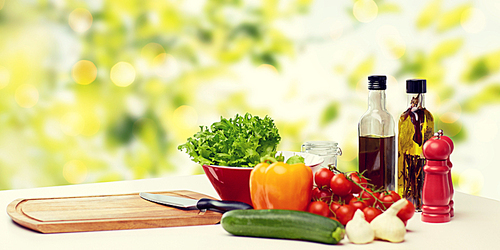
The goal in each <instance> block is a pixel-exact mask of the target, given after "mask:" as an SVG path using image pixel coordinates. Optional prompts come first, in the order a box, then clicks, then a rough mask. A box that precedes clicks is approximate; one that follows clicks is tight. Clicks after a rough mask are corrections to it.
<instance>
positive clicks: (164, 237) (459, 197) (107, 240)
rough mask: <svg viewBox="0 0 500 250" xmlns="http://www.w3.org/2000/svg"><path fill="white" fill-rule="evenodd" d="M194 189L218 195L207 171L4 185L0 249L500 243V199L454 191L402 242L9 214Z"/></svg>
mask: <svg viewBox="0 0 500 250" xmlns="http://www.w3.org/2000/svg"><path fill="white" fill-rule="evenodd" d="M169 190H192V191H196V192H200V193H204V194H207V195H210V196H213V197H218V195H217V193H216V192H215V190H214V188H213V187H212V186H211V184H210V182H209V181H208V179H207V177H206V176H205V175H193V176H181V177H178V176H176V177H166V178H155V179H143V180H133V181H119V182H108V183H95V184H83V185H71V186H57V187H46V188H32V189H19V190H7V191H0V207H3V208H4V211H5V212H4V213H3V215H2V216H1V217H0V249H144V250H145V249H153V248H158V247H159V248H160V249H301V250H303V249H315V250H316V249H332V247H340V248H339V249H499V248H500V247H499V243H498V242H499V239H500V202H499V201H496V200H491V199H487V198H482V197H477V196H473V195H468V194H464V193H459V192H457V193H455V198H454V201H455V217H454V218H453V219H452V221H451V222H448V223H441V224H431V223H424V222H421V220H420V214H415V216H414V217H413V218H412V219H411V220H410V221H408V225H407V230H408V232H407V234H406V236H405V241H404V242H402V243H389V242H383V241H375V242H373V243H370V244H367V245H354V244H351V243H349V241H348V240H347V239H344V240H343V241H341V244H340V245H338V246H331V245H325V244H319V243H312V242H305V241H293V240H277V239H263V238H251V237H237V236H232V235H230V234H229V233H227V232H226V231H224V229H222V227H221V226H220V225H209V226H190V227H171V228H155V229H137V230H117V231H99V232H83V233H59V234H42V233H37V232H34V231H31V230H28V229H25V228H23V227H21V226H19V225H17V224H16V223H14V222H13V221H12V220H11V219H10V217H9V216H8V214H7V212H6V209H7V205H8V204H9V203H10V202H12V201H13V200H15V199H17V198H48V197H69V196H87V195H106V194H126V193H134V192H142V191H169Z"/></svg>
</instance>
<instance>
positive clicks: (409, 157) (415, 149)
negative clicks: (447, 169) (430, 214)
mask: <svg viewBox="0 0 500 250" xmlns="http://www.w3.org/2000/svg"><path fill="white" fill-rule="evenodd" d="M426 84H427V82H426V80H424V79H410V80H407V81H406V93H407V99H406V100H407V104H408V108H407V109H406V110H405V111H404V112H403V113H402V114H401V116H400V117H399V124H398V129H399V132H398V177H397V179H398V193H399V194H400V195H401V197H404V198H406V199H407V200H409V201H411V202H412V203H413V204H414V205H415V208H416V209H417V211H421V207H422V187H423V185H424V170H423V167H424V165H425V158H424V156H423V153H422V146H423V145H424V143H425V142H426V141H427V140H428V139H430V138H431V137H432V135H433V134H434V118H433V117H432V114H431V113H430V112H429V111H428V110H427V109H426V108H425V93H426V92H427V86H426Z"/></svg>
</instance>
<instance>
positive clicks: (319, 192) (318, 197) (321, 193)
mask: <svg viewBox="0 0 500 250" xmlns="http://www.w3.org/2000/svg"><path fill="white" fill-rule="evenodd" d="M312 200H313V201H324V202H326V203H330V201H331V200H332V191H330V189H329V188H323V189H320V188H318V187H315V188H314V189H313V192H312Z"/></svg>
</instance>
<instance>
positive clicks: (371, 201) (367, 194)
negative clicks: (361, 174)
mask: <svg viewBox="0 0 500 250" xmlns="http://www.w3.org/2000/svg"><path fill="white" fill-rule="evenodd" d="M372 194H373V195H374V196H375V197H377V198H378V197H379V194H378V193H374V192H373V191H372V190H371V189H369V188H367V189H366V191H365V190H363V191H361V193H359V196H360V197H361V198H363V200H364V201H366V203H367V204H368V205H369V206H373V205H375V201H376V200H375V197H373V196H372Z"/></svg>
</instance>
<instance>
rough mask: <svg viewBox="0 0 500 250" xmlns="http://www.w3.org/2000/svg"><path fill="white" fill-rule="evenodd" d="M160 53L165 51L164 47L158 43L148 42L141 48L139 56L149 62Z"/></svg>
mask: <svg viewBox="0 0 500 250" xmlns="http://www.w3.org/2000/svg"><path fill="white" fill-rule="evenodd" d="M162 53H165V49H164V48H163V46H161V45H160V44H158V43H148V44H146V45H145V46H144V47H142V49H141V56H142V57H143V58H144V59H146V60H147V61H148V62H150V63H152V62H153V59H154V58H155V57H157V56H158V55H159V54H162Z"/></svg>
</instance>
